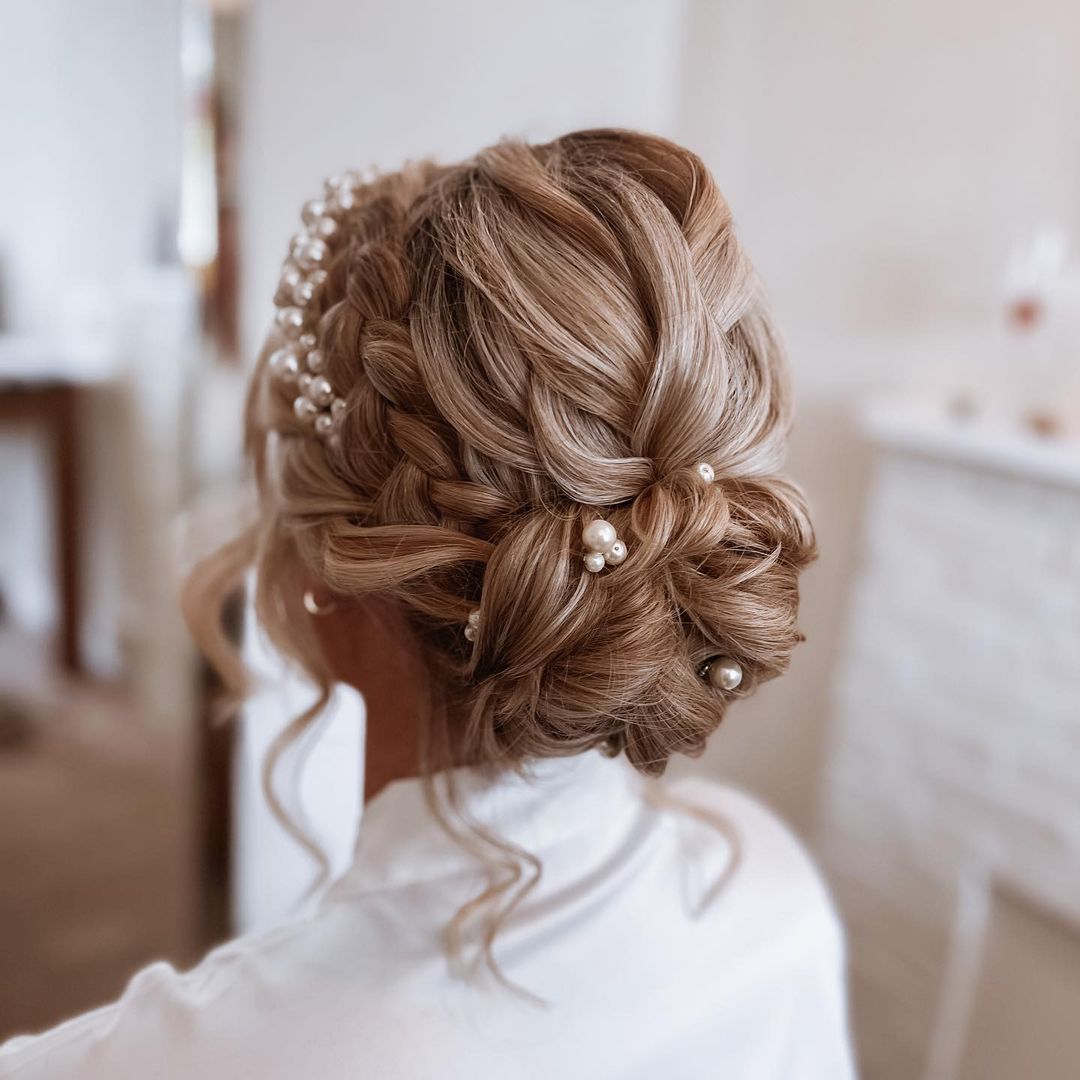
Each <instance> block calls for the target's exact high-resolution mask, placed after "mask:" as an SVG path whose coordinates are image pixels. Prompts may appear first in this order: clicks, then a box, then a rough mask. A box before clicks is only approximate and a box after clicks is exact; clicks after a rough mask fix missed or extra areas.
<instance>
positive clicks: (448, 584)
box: [189, 130, 814, 944]
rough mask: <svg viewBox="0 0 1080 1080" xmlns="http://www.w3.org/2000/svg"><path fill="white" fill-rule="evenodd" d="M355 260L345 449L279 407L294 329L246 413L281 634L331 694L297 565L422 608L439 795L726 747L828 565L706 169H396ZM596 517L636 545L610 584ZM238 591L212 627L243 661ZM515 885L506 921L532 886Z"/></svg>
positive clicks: (738, 258)
mask: <svg viewBox="0 0 1080 1080" xmlns="http://www.w3.org/2000/svg"><path fill="white" fill-rule="evenodd" d="M331 247H332V251H331V255H330V257H329V259H328V262H327V264H326V266H325V269H326V271H327V275H326V280H325V284H324V285H323V286H322V287H321V289H320V290H319V294H318V296H317V298H316V305H317V308H316V311H315V317H316V319H317V327H318V330H317V337H318V342H319V348H320V349H321V350H322V352H323V353H324V354H325V361H326V376H327V378H328V379H329V381H330V382H331V383H332V384H333V387H334V388H335V392H336V393H337V394H339V395H340V396H341V397H343V398H344V400H345V408H344V409H343V410H342V413H341V416H340V419H339V421H338V428H337V432H338V436H339V438H338V440H337V441H336V443H335V445H334V446H332V447H331V446H328V445H327V444H326V443H325V442H323V441H320V440H318V439H315V438H313V437H311V434H310V432H309V431H308V430H306V429H305V428H304V426H303V425H302V424H301V423H300V422H299V421H298V420H297V419H296V417H295V416H294V415H293V412H292V410H291V409H290V408H289V403H288V401H287V400H285V399H283V398H280V397H279V396H278V395H276V394H275V393H274V391H273V388H272V380H271V379H270V378H269V375H268V372H267V371H266V367H267V357H268V356H269V355H270V353H271V352H272V351H273V349H274V348H275V347H277V345H278V344H279V342H278V341H277V340H276V339H275V335H271V338H270V341H269V342H268V344H267V348H266V350H264V354H263V356H262V357H261V358H260V362H259V365H258V367H257V369H256V371H255V374H254V377H253V380H252V384H251V387H252V388H251V392H250V395H249V401H248V409H247V433H248V440H247V445H248V450H249V454H250V456H251V458H252V460H253V465H254V472H255V476H256V480H257V483H258V485H259V489H260V494H261V499H262V507H263V513H262V516H261V518H260V521H259V523H258V525H257V527H256V528H255V530H254V532H253V534H252V536H251V537H249V538H248V540H247V542H246V546H245V547H244V548H243V552H244V553H247V554H250V555H251V556H252V557H253V560H254V563H255V566H256V569H257V579H258V592H257V598H256V602H257V610H258V616H259V619H260V620H261V622H262V624H263V626H264V627H265V628H266V629H267V630H268V632H269V633H270V636H271V638H272V639H273V640H274V641H275V643H276V644H277V645H278V646H279V647H280V648H282V649H283V650H284V651H285V652H286V653H287V654H288V655H291V656H294V657H296V658H298V659H299V660H300V662H301V663H302V664H303V665H304V666H305V668H307V670H308V671H309V672H311V673H312V674H313V676H314V677H315V678H316V679H317V680H318V681H320V682H321V683H322V684H323V685H325V684H326V683H327V681H328V679H329V675H328V673H327V672H325V671H324V670H322V668H321V661H320V659H319V657H318V655H317V650H316V649H315V648H314V647H313V642H312V641H311V640H310V637H309V636H308V633H307V632H306V631H305V630H304V629H303V628H304V626H305V625H306V624H307V620H306V619H305V618H304V617H303V615H302V613H300V612H298V610H297V604H298V599H297V595H296V594H297V591H298V590H297V588H296V586H295V573H296V569H297V567H299V566H302V567H304V569H305V571H306V573H307V574H308V575H310V576H312V577H314V578H315V579H316V580H318V581H321V582H323V583H324V584H325V585H326V586H327V587H328V588H329V589H330V590H332V591H333V592H335V593H337V594H340V595H342V596H346V597H354V598H357V599H362V598H363V597H366V596H376V595H377V596H379V597H380V598H382V599H388V600H390V601H393V602H394V603H396V604H397V605H399V606H400V607H401V608H402V610H403V611H405V612H406V613H407V615H408V619H409V624H410V627H411V629H412V631H413V632H414V633H415V635H416V637H417V639H418V641H419V643H420V646H421V652H422V655H423V656H424V658H425V664H426V666H427V668H428V675H429V677H430V681H431V685H432V688H433V697H435V698H436V699H437V701H438V707H437V708H436V709H435V710H434V719H433V720H432V726H431V730H429V731H427V732H426V733H425V734H426V736H427V739H426V746H427V752H426V755H425V762H424V768H425V770H426V772H427V773H428V774H429V775H432V774H434V773H436V772H438V771H440V770H442V769H444V768H445V767H446V766H448V765H449V764H451V763H452V762H454V761H461V760H465V761H482V762H485V763H488V764H490V765H491V766H492V767H495V768H517V767H520V766H521V765H522V764H523V763H525V762H527V761H529V760H532V759H535V758H541V757H550V756H556V755H566V754H571V753H576V752H579V751H583V750H586V749H589V748H596V747H599V748H602V749H604V750H605V751H606V752H608V753H611V754H620V753H621V754H625V755H626V757H627V759H628V760H629V761H630V762H631V763H632V764H633V766H634V767H635V768H637V769H639V770H640V771H642V772H644V773H647V774H658V773H660V772H662V771H663V769H664V767H665V765H666V764H667V762H668V761H669V760H670V758H671V757H672V756H673V755H674V754H676V753H684V754H695V753H697V752H699V751H700V750H701V749H702V748H703V747H704V744H705V740H706V739H707V737H708V736H709V734H710V733H711V732H712V731H713V730H714V729H715V728H716V726H717V725H718V724H719V722H720V720H721V719H722V716H723V714H724V711H725V709H726V707H727V705H728V704H729V703H730V701H731V700H732V699H733V698H735V697H739V696H744V695H745V694H747V693H750V692H751V691H752V690H753V689H754V687H755V686H756V685H758V684H759V683H760V682H762V681H764V680H766V679H770V678H772V677H774V676H776V675H778V674H780V673H781V672H782V671H783V670H784V669H785V667H786V666H787V664H788V661H789V658H790V655H791V651H792V649H793V647H794V646H795V644H796V643H797V641H798V640H799V639H800V635H799V633H798V629H797V624H796V620H797V611H798V575H799V573H800V571H801V570H802V569H803V567H804V566H805V565H806V564H807V563H808V562H809V561H810V559H811V558H812V557H813V554H814V539H813V533H812V530H811V526H810V522H809V519H808V516H807V513H806V509H805V506H804V504H803V501H802V499H801V497H800V495H799V493H798V491H797V490H796V489H795V488H794V487H793V486H792V485H791V484H790V483H789V482H787V481H786V480H785V479H783V478H782V477H781V476H780V469H781V466H782V461H783V455H784V448H785V441H786V435H787V430H788V424H789V400H788V391H787V381H786V376H785V371H784V360H783V356H782V351H781V348H780V346H779V343H778V341H777V339H776V336H775V334H774V332H773V329H772V326H771V323H770V321H769V318H768V316H767V313H766V311H765V309H764V307H763V304H762V300H761V296H760V290H759V287H758V283H757V280H756V278H755V276H754V274H753V271H752V269H751V267H750V264H749V262H748V261H747V259H746V257H745V256H744V254H743V252H742V250H741V248H740V247H739V244H738V242H737V240H736V237H735V234H734V231H733V227H732V221H731V214H730V211H729V209H728V206H727V204H726V202H725V201H724V199H723V197H722V196H721V194H720V192H719V190H718V189H717V187H716V185H715V183H714V181H713V179H712V177H711V175H710V174H709V172H708V171H707V169H706V168H705V167H704V165H703V164H702V162H701V161H700V160H699V159H698V158H697V157H696V156H695V155H693V154H692V153H690V152H689V151H687V150H685V149H683V148H681V147H679V146H676V145H674V144H672V143H670V142H667V141H665V140H663V139H659V138H654V137H651V136H646V135H641V134H637V133H633V132H626V131H618V130H597V131H585V132H578V133H574V134H571V135H567V136H564V137H563V138H560V139H556V140H555V141H553V142H550V143H547V144H544V145H527V144H524V143H520V142H505V143H501V144H499V145H496V146H494V147H491V148H489V149H487V150H484V151H482V152H481V153H479V154H478V155H477V156H476V157H474V158H472V159H470V160H468V161H465V162H463V163H461V164H458V165H453V166H441V165H434V164H430V163H424V164H418V165H413V166H409V167H407V168H405V169H403V170H402V171H400V172H397V173H392V174H387V175H384V176H381V177H378V178H376V179H374V180H373V181H371V182H370V183H368V184H367V185H365V186H364V187H363V189H362V190H361V191H360V192H359V197H358V198H357V200H356V204H355V206H353V207H352V208H351V209H350V210H349V211H348V212H347V213H345V214H343V215H342V216H341V218H340V221H339V225H338V231H337V233H336V234H335V237H334V240H333V243H332V245H331ZM700 462H705V463H708V464H710V465H711V466H712V467H713V470H714V471H715V476H716V479H715V482H713V483H708V484H706V483H702V481H701V477H700V475H699V473H698V472H697V471H696V470H695V465H696V464H697V463H700ZM597 517H602V518H605V519H606V520H608V521H610V522H611V523H612V524H613V525H614V526H615V527H616V530H617V533H618V536H619V537H620V538H623V539H624V540H625V541H626V544H627V547H628V549H629V554H628V556H627V558H626V560H625V562H623V563H622V565H620V566H617V567H612V568H610V569H608V570H605V571H604V572H603V573H601V574H596V575H590V574H588V573H587V572H586V571H585V570H584V568H583V565H582V558H581V556H582V549H581V532H582V527H583V525H584V524H586V523H587V522H588V521H590V520H592V519H595V518H597ZM236 554H237V549H233V550H232V556H233V559H234V561H235V557H236ZM213 573H214V570H213V567H209V568H207V569H206V571H205V574H206V578H205V580H210V578H211V577H212V575H213ZM214 580H217V581H219V582H220V581H221V580H224V577H223V575H222V574H221V573H220V571H219V572H218V573H217V578H215V579H214ZM213 592H214V590H213V589H209V590H207V589H203V591H202V592H201V593H200V594H199V596H200V600H199V603H198V604H196V605H194V606H193V607H191V608H189V614H190V615H191V617H192V622H193V625H194V627H195V629H196V631H197V632H198V633H199V634H200V636H201V637H202V638H203V639H204V640H206V641H208V642H209V643H210V644H212V645H214V644H216V645H217V647H218V648H219V649H220V642H215V639H214V636H213V635H214V631H213V627H214V626H216V619H217V614H216V609H215V607H214V600H213V596H212V594H213ZM474 608H479V609H480V611H481V618H480V621H479V624H478V632H477V633H476V634H475V639H474V640H468V639H466V637H465V635H464V634H463V632H462V630H463V627H464V626H465V623H466V619H467V618H468V615H469V612H470V611H471V610H473V609H474ZM717 653H722V654H724V655H726V656H730V657H733V658H734V659H736V660H737V661H738V662H739V664H741V665H742V668H743V671H744V679H743V682H742V683H741V685H740V686H739V688H738V690H737V691H735V692H733V693H728V694H719V693H717V691H716V690H714V689H711V688H710V687H709V686H708V685H707V684H706V682H705V681H704V680H702V679H701V678H700V677H699V675H698V670H699V668H700V665H701V663H702V662H703V661H704V660H705V659H707V658H708V657H710V656H712V655H714V654H717ZM478 842H479V841H478ZM485 843H486V842H485ZM481 846H484V844H481ZM486 847H487V850H488V852H489V854H490V851H491V847H490V844H487V845H486ZM518 854H519V855H520V854H521V853H518ZM506 865H507V866H511V867H513V868H515V869H512V870H507V871H506V874H505V875H504V879H503V880H505V881H506V882H509V884H506V885H505V887H498V886H495V887H494V892H493V893H492V895H490V896H486V900H487V901H490V902H491V903H493V904H495V905H496V906H497V907H499V908H500V911H501V913H502V915H505V913H506V912H507V911H508V910H509V909H510V908H512V907H513V905H514V904H515V903H516V902H518V901H519V900H520V897H521V896H522V895H524V892H525V891H526V890H527V887H528V883H529V881H531V880H532V876H531V875H529V874H525V875H524V879H523V877H522V871H521V866H522V865H523V864H522V861H521V859H516V860H510V862H509V863H507V864H506ZM523 881H524V883H523ZM463 918H464V916H463ZM496 921H497V920H496ZM460 929H461V927H460V926H458V930H460ZM485 940H487V941H488V943H489V944H490V937H487V938H486V939H485Z"/></svg>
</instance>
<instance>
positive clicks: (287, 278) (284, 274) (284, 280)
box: [281, 263, 304, 289]
mask: <svg viewBox="0 0 1080 1080" xmlns="http://www.w3.org/2000/svg"><path fill="white" fill-rule="evenodd" d="M303 278H304V275H303V274H301V273H300V271H299V270H298V269H297V268H296V267H295V266H293V264H292V263H286V264H285V266H284V268H283V269H282V271H281V284H282V287H283V288H286V289H295V288H296V286H297V285H299V284H300V282H301V281H302V280H303Z"/></svg>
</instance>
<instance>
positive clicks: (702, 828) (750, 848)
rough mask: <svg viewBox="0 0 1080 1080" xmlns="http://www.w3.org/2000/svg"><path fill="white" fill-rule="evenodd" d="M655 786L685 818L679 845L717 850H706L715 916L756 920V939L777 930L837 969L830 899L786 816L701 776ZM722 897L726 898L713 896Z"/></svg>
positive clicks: (840, 935)
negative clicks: (719, 851) (709, 857)
mask: <svg viewBox="0 0 1080 1080" xmlns="http://www.w3.org/2000/svg"><path fill="white" fill-rule="evenodd" d="M661 791H662V797H663V798H664V801H665V802H666V803H667V804H668V805H670V806H671V807H672V808H673V810H674V811H676V814H677V811H678V810H679V809H683V810H684V812H685V813H686V815H687V816H688V817H689V818H690V823H688V824H685V825H683V826H682V827H681V829H680V831H681V833H682V839H681V844H682V845H683V848H684V850H687V849H693V848H695V846H696V850H697V852H698V853H699V856H700V853H701V852H703V851H706V850H708V849H709V848H710V847H711V848H712V849H714V851H715V850H716V849H717V848H722V850H723V855H722V859H723V865H722V866H721V865H720V859H721V856H718V855H716V854H713V856H712V869H713V881H712V885H711V887H710V889H709V892H710V896H712V895H715V898H716V900H717V901H718V903H717V904H716V905H715V906H716V907H717V908H718V917H722V918H724V919H726V920H728V921H729V922H734V923H740V922H745V923H747V924H750V923H752V924H753V925H754V927H760V928H761V930H762V932H761V933H760V934H757V935H755V937H756V938H757V939H758V940H760V941H762V942H763V943H764V942H767V941H769V940H774V939H775V938H776V937H777V936H778V935H782V936H784V937H790V938H794V939H797V942H798V943H799V944H801V946H802V947H803V948H805V949H807V950H810V951H812V952H816V953H817V954H818V956H819V957H820V958H822V959H823V960H824V961H825V962H827V963H829V964H831V965H833V966H835V967H839V968H843V966H844V960H845V956H844V954H845V943H844V932H843V927H842V924H841V921H840V917H839V915H838V913H837V909H836V906H835V904H834V902H833V899H832V896H831V895H830V892H829V889H828V887H827V885H826V883H825V880H824V878H823V876H822V874H821V872H820V870H819V869H818V867H817V866H816V865H815V863H814V861H813V859H812V858H811V856H810V854H809V852H808V851H807V850H806V848H805V846H804V845H803V843H802V841H801V840H800V839H799V838H798V837H797V836H796V834H795V833H794V831H793V830H792V829H791V827H790V826H789V825H788V824H787V823H786V822H784V821H783V820H782V819H781V818H780V817H779V816H778V815H777V814H776V813H775V812H774V811H772V810H770V809H769V808H768V807H767V806H765V805H764V804H763V803H762V802H760V801H759V800H758V799H756V798H755V797H753V796H752V795H749V794H748V793H746V792H744V791H741V790H739V789H738V788H734V787H730V786H728V785H726V784H722V783H719V782H717V781H715V780H710V779H708V778H705V777H696V776H695V777H684V778H681V779H679V780H676V781H673V782H671V783H669V784H665V785H663V787H662V788H661ZM710 836H711V839H710ZM698 861H699V862H700V861H701V858H700V857H699V860H698ZM702 876H703V877H706V876H707V875H704V874H703V875H702ZM704 887H705V885H704V882H703V885H702V888H704ZM722 897H726V898H727V899H726V900H725V901H724V902H723V903H719V901H720V900H721V898H722ZM765 928H771V933H768V932H765ZM747 929H748V930H749V929H750V927H749V926H748V927H747ZM788 944H789V945H790V944H792V942H790V941H789V943H788Z"/></svg>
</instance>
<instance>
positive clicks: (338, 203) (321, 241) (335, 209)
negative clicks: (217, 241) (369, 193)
mask: <svg viewBox="0 0 1080 1080" xmlns="http://www.w3.org/2000/svg"><path fill="white" fill-rule="evenodd" d="M364 182H365V181H364V177H363V176H361V175H360V174H359V173H356V172H347V173H345V174H343V175H342V176H332V177H331V178H330V179H329V180H327V181H326V196H325V198H322V199H312V200H310V201H309V202H307V203H305V204H304V208H303V210H302V211H301V219H302V221H303V225H304V227H303V229H302V230H301V231H300V232H299V233H297V234H296V236H294V237H293V239H292V244H291V245H290V248H289V255H288V258H286V260H285V264H284V266H283V267H282V270H281V280H280V281H279V283H278V290H277V293H276V295H275V296H274V303H275V305H276V307H277V314H276V320H277V326H278V329H279V330H280V331H281V333H282V335H283V336H284V337H285V338H286V340H287V344H286V345H284V346H283V347H282V348H280V349H278V350H277V351H276V352H275V353H274V354H273V355H272V356H271V357H270V361H269V364H270V373H271V376H272V377H273V378H274V379H275V380H276V381H277V382H278V383H279V384H280V385H282V386H284V387H285V388H286V390H287V391H289V392H290V393H295V394H296V396H295V397H294V399H293V411H294V412H295V414H296V418H297V419H298V420H299V421H301V423H304V424H310V425H311V427H312V428H313V429H314V431H315V432H316V434H318V435H321V436H323V437H327V436H330V435H332V434H333V433H334V430H335V428H336V427H337V422H338V420H339V419H340V417H341V414H342V413H343V412H344V411H345V401H344V399H343V398H340V397H338V395H337V394H336V393H335V392H334V388H333V387H332V386H331V385H330V381H329V379H327V377H326V376H325V375H324V374H323V371H324V369H325V367H326V358H325V356H324V355H323V353H322V350H320V349H319V348H318V339H317V338H316V336H315V334H314V332H313V330H314V327H313V320H312V318H311V314H310V312H311V310H312V309H313V306H314V304H313V302H314V300H315V297H316V295H317V294H318V291H319V289H320V288H321V287H322V286H323V285H324V284H325V283H326V279H327V272H326V270H325V264H326V263H327V261H328V259H329V255H330V240H331V238H332V237H333V236H334V234H335V233H336V232H337V231H338V228H339V226H340V222H341V217H342V216H343V215H344V214H346V213H347V212H348V211H349V210H351V209H352V208H353V207H354V206H355V205H356V200H357V195H356V193H357V189H358V188H360V186H361V185H362V184H363V183H364Z"/></svg>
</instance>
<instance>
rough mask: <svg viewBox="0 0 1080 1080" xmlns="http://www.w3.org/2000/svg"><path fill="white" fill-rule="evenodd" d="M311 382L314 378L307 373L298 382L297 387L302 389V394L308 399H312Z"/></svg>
mask: <svg viewBox="0 0 1080 1080" xmlns="http://www.w3.org/2000/svg"><path fill="white" fill-rule="evenodd" d="M311 380H312V376H311V375H310V374H309V373H308V372H306V371H305V372H304V373H303V374H302V375H301V376H300V378H299V379H297V380H296V382H297V385H298V386H299V387H300V393H301V394H304V395H305V396H306V397H311Z"/></svg>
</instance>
